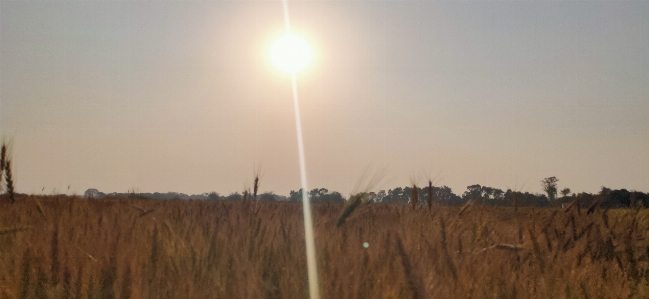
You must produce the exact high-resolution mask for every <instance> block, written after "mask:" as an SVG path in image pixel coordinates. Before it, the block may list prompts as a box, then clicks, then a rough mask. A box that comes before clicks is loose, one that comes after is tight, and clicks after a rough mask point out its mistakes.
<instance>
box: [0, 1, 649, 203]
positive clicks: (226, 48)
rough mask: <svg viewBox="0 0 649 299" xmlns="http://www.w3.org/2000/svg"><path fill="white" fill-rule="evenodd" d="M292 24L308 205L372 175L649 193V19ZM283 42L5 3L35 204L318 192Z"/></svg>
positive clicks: (216, 11)
mask: <svg viewBox="0 0 649 299" xmlns="http://www.w3.org/2000/svg"><path fill="white" fill-rule="evenodd" d="M289 8H290V14H291V16H290V17H291V26H292V30H293V32H296V33H299V34H301V35H302V36H303V37H304V38H305V39H306V40H307V41H308V43H310V44H311V46H312V47H313V61H312V63H311V64H310V65H309V66H307V67H306V68H305V69H304V70H303V71H301V72H299V73H298V74H297V86H298V93H299V98H300V105H301V112H302V123H303V134H304V146H305V155H306V169H307V176H308V180H309V187H314V188H315V187H324V188H329V189H331V190H337V191H340V192H342V193H344V194H348V193H349V192H351V191H353V189H354V187H355V185H357V184H358V183H359V180H360V179H359V178H360V177H361V175H362V174H363V172H364V171H365V170H366V169H368V168H369V169H370V173H373V172H379V173H383V174H384V179H383V181H382V182H381V184H379V185H377V186H374V187H373V189H381V188H391V187H395V186H399V185H401V186H404V185H407V184H410V183H411V178H413V177H414V178H420V180H421V181H422V182H423V181H424V179H423V178H421V176H420V174H422V173H425V174H427V175H429V176H431V177H437V184H438V185H448V186H449V187H451V188H452V189H453V191H454V192H456V193H461V192H462V191H463V190H464V189H466V186H468V185H471V184H483V185H489V186H494V187H498V188H503V189H506V188H512V189H514V188H517V189H522V190H523V191H529V192H542V190H541V186H540V183H539V182H540V180H541V179H543V178H545V177H550V176H556V177H557V178H558V179H559V183H558V185H559V188H564V187H569V188H570V189H572V190H573V192H582V191H585V192H596V191H598V190H599V189H600V187H601V186H606V187H609V188H626V189H629V190H639V191H644V192H647V191H649V18H648V17H647V16H649V2H647V1H633V2H612V1H606V2H604V1H599V2H584V1H575V2H568V1H563V2H561V1H553V2H527V1H526V2H504V1H503V2H500V1H498V2H482V1H471V2H456V1H446V2H433V1H416V2H415V1H400V2H390V1H381V2H377V1H359V2H351V1H350V2H348V1H336V2H328V1H323V2H300V1H295V2H289ZM284 30H285V28H284V15H283V10H282V4H281V2H275V1H263V2H261V1H260V2H240V1H227V2H170V1H164V2H136V1H128V2H112V1H111V2H90V1H73V2H17V1H16V2H14V1H5V0H1V1H0V134H2V135H3V136H5V138H7V140H9V141H11V142H12V147H13V148H12V155H13V167H14V176H15V180H16V182H17V183H16V191H17V192H23V193H41V192H42V193H45V194H51V193H53V192H55V190H56V192H67V193H77V194H83V192H84V191H85V190H86V189H88V188H97V189H99V190H102V191H105V192H113V191H118V192H126V191H127V190H131V189H135V190H139V191H143V192H154V191H159V192H167V191H176V192H184V193H201V192H209V191H217V192H219V193H221V194H228V193H230V192H235V191H239V192H240V191H242V190H243V189H244V188H246V187H251V185H252V180H253V175H254V170H255V167H260V168H261V171H262V174H263V177H262V180H261V185H260V186H261V191H274V192H275V193H278V194H285V195H286V194H288V193H289V191H290V190H297V189H299V188H300V172H299V164H298V155H297V153H298V150H297V145H296V131H295V130H296V129H295V120H294V111H293V99H292V90H291V79H290V75H287V74H286V73H283V72H281V71H279V70H277V69H276V68H275V67H274V66H273V64H272V63H271V61H270V59H269V48H270V46H271V44H272V43H273V41H274V40H275V39H276V38H277V37H279V36H280V35H282V33H283V32H284ZM415 182H416V181H415ZM68 186H70V190H69V191H68V190H67V188H68ZM362 187H363V186H362ZM43 188H44V190H43ZM42 190H43V191H42Z"/></svg>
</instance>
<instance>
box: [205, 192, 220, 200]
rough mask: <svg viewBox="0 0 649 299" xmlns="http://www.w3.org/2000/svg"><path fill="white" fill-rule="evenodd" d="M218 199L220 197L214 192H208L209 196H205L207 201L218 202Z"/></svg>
mask: <svg viewBox="0 0 649 299" xmlns="http://www.w3.org/2000/svg"><path fill="white" fill-rule="evenodd" d="M219 197H221V196H220V195H219V194H218V193H216V192H210V194H208V195H207V198H208V199H209V200H218V199H219Z"/></svg>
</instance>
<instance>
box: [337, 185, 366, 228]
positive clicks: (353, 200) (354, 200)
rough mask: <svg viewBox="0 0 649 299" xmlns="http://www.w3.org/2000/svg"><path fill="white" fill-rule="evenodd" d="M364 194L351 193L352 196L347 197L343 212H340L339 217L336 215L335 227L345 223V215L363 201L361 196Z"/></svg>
mask: <svg viewBox="0 0 649 299" xmlns="http://www.w3.org/2000/svg"><path fill="white" fill-rule="evenodd" d="M364 196H365V194H364V193H358V194H356V195H353V196H352V197H350V198H349V200H348V201H347V203H346V204H345V208H344V209H343V212H342V213H341V214H340V217H338V221H337V222H336V227H340V226H341V225H343V223H345V220H347V217H349V215H351V214H352V212H354V210H355V209H356V208H357V207H358V206H359V205H360V204H361V202H363V197H364Z"/></svg>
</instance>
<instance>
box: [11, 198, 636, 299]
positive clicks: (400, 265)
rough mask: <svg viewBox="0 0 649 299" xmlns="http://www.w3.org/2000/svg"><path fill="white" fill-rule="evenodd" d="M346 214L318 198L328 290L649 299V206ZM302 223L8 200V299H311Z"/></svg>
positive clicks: (293, 206) (221, 207)
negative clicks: (343, 216)
mask: <svg viewBox="0 0 649 299" xmlns="http://www.w3.org/2000/svg"><path fill="white" fill-rule="evenodd" d="M342 209H343V205H341V204H314V205H313V211H314V226H315V235H316V248H317V256H318V269H319V271H320V273H319V275H320V285H321V288H322V290H321V293H322V296H323V298H647V297H649V283H648V279H649V271H648V268H649V264H648V258H649V243H648V242H649V241H648V240H647V239H646V237H647V230H648V228H649V218H648V217H649V214H648V213H647V212H646V211H645V210H610V211H603V210H599V209H596V210H595V211H594V212H592V213H590V214H587V213H585V211H577V210H576V209H570V210H568V211H562V210H558V209H534V208H519V209H518V212H514V209H513V208H502V207H501V208H490V207H482V206H476V205H473V206H470V207H469V206H467V207H465V208H464V210H463V211H462V213H461V215H459V211H460V208H459V207H440V206H435V207H434V208H433V209H432V210H431V211H429V210H428V208H427V207H424V206H417V207H416V208H415V209H412V208H411V207H408V206H405V205H382V204H378V205H370V204H365V205H360V206H358V207H357V208H356V210H355V211H354V212H353V213H351V214H350V215H348V217H347V218H346V221H345V225H343V226H341V227H338V228H337V227H336V222H337V219H338V217H339V216H340V214H341V211H342ZM302 225H303V221H302V207H301V205H300V204H299V203H288V202H282V203H277V202H264V203H257V202H250V201H246V202H245V203H242V202H226V201H189V202H188V201H160V200H158V201H156V200H141V199H123V200H88V199H81V198H69V197H68V198H66V197H33V196H32V197H24V196H22V197H21V196H19V197H17V198H16V203H15V204H10V203H9V199H8V198H7V197H2V198H0V298H306V297H307V294H308V293H307V292H308V291H307V271H306V270H307V269H306V260H305V247H304V229H303V226H302ZM363 242H368V243H369V247H368V248H367V249H365V248H363Z"/></svg>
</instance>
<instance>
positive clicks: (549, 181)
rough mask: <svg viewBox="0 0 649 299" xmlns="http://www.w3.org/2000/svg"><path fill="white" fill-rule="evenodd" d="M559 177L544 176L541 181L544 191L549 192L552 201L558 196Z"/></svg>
mask: <svg viewBox="0 0 649 299" xmlns="http://www.w3.org/2000/svg"><path fill="white" fill-rule="evenodd" d="M558 181H559V179H557V178H556V177H549V178H544V179H543V180H542V181H541V187H543V191H545V193H547V194H548V199H549V200H550V201H551V202H552V201H554V200H555V199H556V198H557V182H558Z"/></svg>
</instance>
